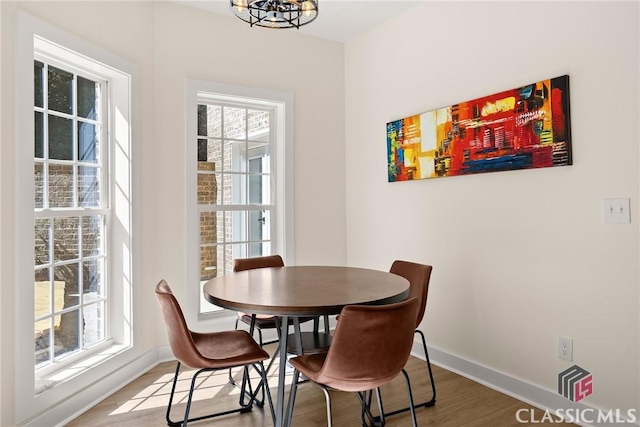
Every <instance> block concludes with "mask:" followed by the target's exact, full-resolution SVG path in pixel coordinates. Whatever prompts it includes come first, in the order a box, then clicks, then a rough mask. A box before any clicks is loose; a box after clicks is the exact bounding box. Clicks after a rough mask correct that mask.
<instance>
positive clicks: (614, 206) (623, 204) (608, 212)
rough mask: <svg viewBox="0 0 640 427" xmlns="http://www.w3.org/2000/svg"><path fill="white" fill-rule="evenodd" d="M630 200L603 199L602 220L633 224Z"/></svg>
mask: <svg viewBox="0 0 640 427" xmlns="http://www.w3.org/2000/svg"><path fill="white" fill-rule="evenodd" d="M629 206H630V203H629V199H602V220H603V221H604V222H617V223H623V224H628V223H630V222H631V214H630V212H629Z"/></svg>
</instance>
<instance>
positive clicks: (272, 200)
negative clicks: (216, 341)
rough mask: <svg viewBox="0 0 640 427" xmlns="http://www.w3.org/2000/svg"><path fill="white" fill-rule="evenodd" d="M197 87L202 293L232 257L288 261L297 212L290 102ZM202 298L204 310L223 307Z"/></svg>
mask: <svg viewBox="0 0 640 427" xmlns="http://www.w3.org/2000/svg"><path fill="white" fill-rule="evenodd" d="M194 86H198V87H197V88H195V87H194V89H193V90H194V93H193V96H194V103H195V108H192V109H191V111H192V112H193V113H192V114H193V116H194V117H193V120H192V121H190V122H189V123H190V125H191V126H193V129H190V132H188V138H190V139H191V143H190V145H191V146H194V147H195V149H194V150H192V151H190V154H189V155H190V156H193V158H194V159H193V160H194V161H192V162H190V165H192V166H191V167H192V168H193V169H192V173H194V175H196V176H197V178H196V180H194V181H192V185H193V186H195V187H196V188H197V191H196V196H195V206H196V207H197V215H198V222H197V223H198V230H197V242H198V246H197V247H198V248H199V256H198V260H199V270H198V272H199V277H198V278H197V279H198V283H199V284H200V287H199V288H198V294H200V295H202V290H201V286H202V285H203V284H204V283H205V282H206V281H207V280H209V279H211V278H213V277H216V276H221V275H224V274H228V273H230V272H232V270H233V260H234V259H235V258H246V257H255V256H262V255H270V254H272V253H278V254H280V255H282V256H283V257H285V260H287V258H286V257H287V252H289V253H290V252H291V249H292V248H291V236H287V234H291V230H292V222H291V220H292V218H291V217H292V215H290V216H289V215H287V207H286V205H287V200H288V203H289V204H291V203H292V200H291V199H292V197H291V194H289V195H288V196H287V192H288V191H290V190H287V185H286V179H285V176H287V174H288V173H287V167H286V164H287V160H286V153H287V152H289V154H291V150H290V149H289V150H288V149H287V144H289V145H290V144H291V141H288V142H287V137H286V135H287V126H286V118H287V111H288V109H290V108H291V105H287V104H286V99H287V98H286V97H285V98H284V99H285V102H283V100H282V96H280V98H281V99H278V97H277V96H276V97H275V99H274V98H273V97H272V98H271V99H264V98H263V97H258V96H253V97H247V96H239V95H238V94H237V88H236V89H234V88H229V87H225V88H223V89H224V90H225V92H223V93H221V92H218V91H216V90H215V89H213V88H211V87H207V85H206V84H205V85H202V84H201V85H194ZM206 89H209V90H206ZM290 103H291V101H289V104H290ZM196 159H197V161H195V160H196ZM289 188H290V187H289ZM287 217H289V220H288V221H286V220H285V218H287ZM287 230H288V231H287ZM194 237H195V236H194ZM288 261H289V262H292V261H293V257H292V256H289V259H288ZM199 301H200V304H199V310H198V312H199V313H201V314H204V313H210V312H215V311H219V310H220V309H219V308H218V307H216V306H213V305H212V304H210V303H208V302H207V301H205V300H204V298H202V296H200V299H199Z"/></svg>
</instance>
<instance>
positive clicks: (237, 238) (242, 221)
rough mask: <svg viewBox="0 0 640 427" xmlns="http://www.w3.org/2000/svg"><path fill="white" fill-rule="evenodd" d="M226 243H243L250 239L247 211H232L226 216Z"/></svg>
mask: <svg viewBox="0 0 640 427" xmlns="http://www.w3.org/2000/svg"><path fill="white" fill-rule="evenodd" d="M225 220H226V224H225V229H224V234H225V241H226V242H242V241H246V240H247V239H248V236H247V220H248V212H247V211H231V212H226V214H225Z"/></svg>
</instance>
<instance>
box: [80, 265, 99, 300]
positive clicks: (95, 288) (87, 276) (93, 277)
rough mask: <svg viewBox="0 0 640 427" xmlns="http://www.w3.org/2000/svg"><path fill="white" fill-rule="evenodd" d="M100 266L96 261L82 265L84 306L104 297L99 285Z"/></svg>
mask: <svg viewBox="0 0 640 427" xmlns="http://www.w3.org/2000/svg"><path fill="white" fill-rule="evenodd" d="M101 265H102V263H101V262H100V261H99V260H97V259H94V260H91V261H85V262H83V263H82V302H83V303H84V304H87V303H89V302H92V301H95V300H96V299H97V298H101V297H103V296H104V295H103V290H102V285H101V283H102V270H101ZM87 298H88V299H87Z"/></svg>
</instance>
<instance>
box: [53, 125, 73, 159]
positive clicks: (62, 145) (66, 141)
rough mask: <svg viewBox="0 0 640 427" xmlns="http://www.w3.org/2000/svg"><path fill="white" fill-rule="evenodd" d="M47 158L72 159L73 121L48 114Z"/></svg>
mask: <svg viewBox="0 0 640 427" xmlns="http://www.w3.org/2000/svg"><path fill="white" fill-rule="evenodd" d="M49 158H50V159H57V160H73V121H72V120H70V119H65V118H62V117H57V116H49Z"/></svg>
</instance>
